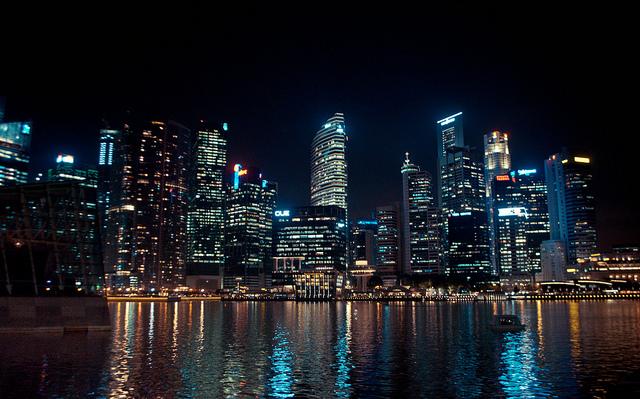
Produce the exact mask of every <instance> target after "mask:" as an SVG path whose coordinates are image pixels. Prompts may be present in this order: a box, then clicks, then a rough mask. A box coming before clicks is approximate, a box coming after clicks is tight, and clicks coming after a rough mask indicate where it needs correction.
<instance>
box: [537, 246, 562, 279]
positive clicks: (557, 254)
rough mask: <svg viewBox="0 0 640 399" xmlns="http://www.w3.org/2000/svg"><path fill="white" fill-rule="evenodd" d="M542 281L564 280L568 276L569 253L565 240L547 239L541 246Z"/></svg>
mask: <svg viewBox="0 0 640 399" xmlns="http://www.w3.org/2000/svg"><path fill="white" fill-rule="evenodd" d="M540 258H541V263H542V273H541V276H540V277H541V279H542V281H564V280H565V279H566V278H567V253H566V251H565V247H564V241H560V240H547V241H544V242H543V243H542V245H541V248H540Z"/></svg>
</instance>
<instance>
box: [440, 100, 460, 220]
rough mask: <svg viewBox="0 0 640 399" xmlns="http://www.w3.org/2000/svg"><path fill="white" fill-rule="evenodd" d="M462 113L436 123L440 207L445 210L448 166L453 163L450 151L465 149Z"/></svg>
mask: <svg viewBox="0 0 640 399" xmlns="http://www.w3.org/2000/svg"><path fill="white" fill-rule="evenodd" d="M462 122H463V120H462V112H458V113H456V114H453V115H450V116H447V117H446V118H442V119H440V120H439V121H437V122H436V126H437V132H438V133H437V136H438V137H437V139H438V206H439V207H440V208H444V202H443V187H444V186H445V185H446V184H445V183H446V179H447V177H448V176H449V174H448V172H447V169H448V168H447V165H448V164H449V162H451V159H450V158H449V156H448V154H449V150H450V149H452V148H454V147H458V148H459V147H464V131H463V123H462Z"/></svg>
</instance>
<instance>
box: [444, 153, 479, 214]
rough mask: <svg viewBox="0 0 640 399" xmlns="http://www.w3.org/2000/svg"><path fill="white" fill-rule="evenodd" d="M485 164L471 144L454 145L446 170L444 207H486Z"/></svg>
mask: <svg viewBox="0 0 640 399" xmlns="http://www.w3.org/2000/svg"><path fill="white" fill-rule="evenodd" d="M485 189H486V188H485V183H484V168H483V165H482V162H479V161H477V160H476V159H475V157H474V153H473V152H472V151H471V150H470V149H469V148H468V147H462V148H461V147H450V148H449V149H448V150H447V157H446V164H445V167H444V169H443V173H442V211H443V213H444V214H445V215H449V214H451V213H452V212H455V213H460V212H467V211H486V198H485Z"/></svg>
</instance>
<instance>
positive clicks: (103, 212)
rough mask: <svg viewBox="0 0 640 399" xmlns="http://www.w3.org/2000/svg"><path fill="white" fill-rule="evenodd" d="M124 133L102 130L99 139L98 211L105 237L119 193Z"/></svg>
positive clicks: (101, 229)
mask: <svg viewBox="0 0 640 399" xmlns="http://www.w3.org/2000/svg"><path fill="white" fill-rule="evenodd" d="M121 141H122V132H121V131H120V130H114V129H100V136H99V138H98V209H99V211H100V219H101V221H100V224H101V226H100V231H101V232H102V235H103V237H104V236H106V234H107V233H106V231H107V228H108V226H107V220H108V218H107V211H108V209H109V208H110V207H111V203H112V202H113V195H114V191H116V192H117V191H118V189H117V187H116V186H117V185H118V184H119V182H118V181H117V174H116V167H117V165H119V162H118V159H117V158H118V157H119V156H122V154H121V153H120V151H121V150H122V143H121Z"/></svg>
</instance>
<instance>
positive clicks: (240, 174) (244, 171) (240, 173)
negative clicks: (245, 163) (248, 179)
mask: <svg viewBox="0 0 640 399" xmlns="http://www.w3.org/2000/svg"><path fill="white" fill-rule="evenodd" d="M247 172H248V170H247V169H242V170H241V171H240V172H238V176H244V175H246V174H247Z"/></svg>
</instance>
